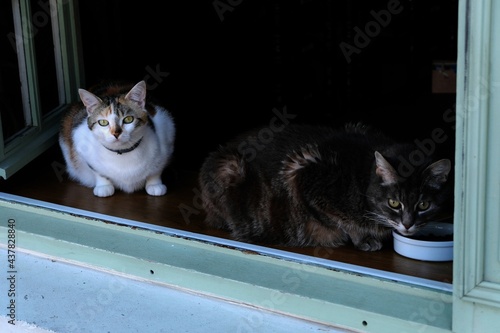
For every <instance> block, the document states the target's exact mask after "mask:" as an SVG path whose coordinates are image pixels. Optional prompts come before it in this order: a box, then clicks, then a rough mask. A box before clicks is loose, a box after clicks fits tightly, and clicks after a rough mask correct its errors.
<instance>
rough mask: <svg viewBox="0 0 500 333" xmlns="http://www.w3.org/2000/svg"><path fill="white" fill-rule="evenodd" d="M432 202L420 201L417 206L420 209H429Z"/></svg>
mask: <svg viewBox="0 0 500 333" xmlns="http://www.w3.org/2000/svg"><path fill="white" fill-rule="evenodd" d="M430 205H431V204H430V202H429V201H420V202H419V203H418V204H417V207H418V209H419V210H427V209H429V207H430Z"/></svg>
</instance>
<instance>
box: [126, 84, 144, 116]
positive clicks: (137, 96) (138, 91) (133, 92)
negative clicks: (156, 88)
mask: <svg viewBox="0 0 500 333" xmlns="http://www.w3.org/2000/svg"><path fill="white" fill-rule="evenodd" d="M146 90H147V89H146V82H144V80H142V81H140V82H139V83H137V84H136V85H135V86H134V87H133V88H132V89H130V91H129V92H128V94H127V96H125V98H126V99H128V100H131V101H133V102H135V103H137V104H138V105H139V106H140V107H141V108H142V109H144V106H145V105H146Z"/></svg>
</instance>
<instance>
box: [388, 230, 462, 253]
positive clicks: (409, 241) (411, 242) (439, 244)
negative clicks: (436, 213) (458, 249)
mask: <svg viewBox="0 0 500 333" xmlns="http://www.w3.org/2000/svg"><path fill="white" fill-rule="evenodd" d="M392 235H393V236H394V251H396V252H397V253H399V254H400V255H402V256H405V257H408V258H412V259H418V260H426V261H450V260H453V240H439V237H446V236H448V237H449V236H450V235H453V224H451V223H446V222H429V223H428V224H427V225H426V226H425V227H423V228H422V229H421V230H420V231H419V232H418V233H417V234H415V235H413V236H411V237H405V236H401V235H400V234H399V233H397V232H396V231H393V232H392ZM426 238H429V239H428V240H426Z"/></svg>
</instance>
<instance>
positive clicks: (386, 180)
mask: <svg viewBox="0 0 500 333" xmlns="http://www.w3.org/2000/svg"><path fill="white" fill-rule="evenodd" d="M375 173H376V174H377V176H379V177H380V178H381V179H382V185H393V184H395V183H397V182H398V181H399V175H398V173H397V172H396V170H395V169H394V168H393V167H392V165H391V164H390V163H389V162H387V160H386V159H385V158H384V156H382V154H380V153H379V152H378V151H376V152H375Z"/></svg>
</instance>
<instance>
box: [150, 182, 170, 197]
mask: <svg viewBox="0 0 500 333" xmlns="http://www.w3.org/2000/svg"><path fill="white" fill-rule="evenodd" d="M146 192H148V194H149V195H154V196H160V195H164V194H165V193H167V187H166V186H165V185H164V184H155V185H146Z"/></svg>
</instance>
